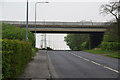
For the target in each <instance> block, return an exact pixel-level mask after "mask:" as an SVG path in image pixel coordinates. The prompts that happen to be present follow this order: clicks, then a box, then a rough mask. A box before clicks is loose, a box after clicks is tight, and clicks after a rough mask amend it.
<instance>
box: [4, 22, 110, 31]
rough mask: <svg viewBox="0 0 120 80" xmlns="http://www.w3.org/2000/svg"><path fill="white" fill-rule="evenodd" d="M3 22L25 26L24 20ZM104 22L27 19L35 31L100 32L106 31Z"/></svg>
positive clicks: (31, 28)
mask: <svg viewBox="0 0 120 80" xmlns="http://www.w3.org/2000/svg"><path fill="white" fill-rule="evenodd" d="M3 23H7V24H11V25H15V26H18V27H21V28H22V27H26V22H25V21H3ZM108 25H109V24H106V23H104V22H52V21H51V22H50V21H47V22H42V21H37V22H36V28H35V21H29V30H30V31H32V32H35V31H36V32H37V33H44V32H46V33H55V32H57V33H74V32H77V33H100V32H102V33H103V32H105V31H107V26H108Z"/></svg>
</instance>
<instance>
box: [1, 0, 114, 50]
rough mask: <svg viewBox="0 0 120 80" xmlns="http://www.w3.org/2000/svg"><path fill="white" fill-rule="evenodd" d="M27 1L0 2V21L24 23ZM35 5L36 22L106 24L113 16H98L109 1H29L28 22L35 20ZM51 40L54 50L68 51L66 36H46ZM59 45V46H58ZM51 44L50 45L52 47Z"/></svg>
mask: <svg viewBox="0 0 120 80" xmlns="http://www.w3.org/2000/svg"><path fill="white" fill-rule="evenodd" d="M26 1H27V0H0V20H8V21H25V20H26ZM45 1H48V2H49V3H47V4H45V3H39V4H37V7H36V9H37V12H36V17H37V21H64V22H80V21H91V20H92V21H93V22H106V21H110V20H111V19H113V16H111V15H108V16H103V15H101V14H100V6H101V5H102V4H106V3H108V2H109V0H29V21H34V20H35V3H36V2H45ZM1 12H2V13H1ZM40 35H41V34H37V35H36V36H37V37H36V47H40V41H41V39H40ZM47 35H49V37H50V38H51V39H52V40H51V42H53V43H54V47H55V48H56V49H61V48H64V49H69V48H68V46H67V45H66V44H65V42H64V36H66V34H47ZM59 44H61V45H59ZM52 45H53V44H51V46H52Z"/></svg>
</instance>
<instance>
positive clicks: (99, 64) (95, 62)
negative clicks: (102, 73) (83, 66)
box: [91, 61, 101, 65]
mask: <svg viewBox="0 0 120 80" xmlns="http://www.w3.org/2000/svg"><path fill="white" fill-rule="evenodd" d="M91 62H92V63H94V64H96V65H101V64H99V63H97V62H94V61H91Z"/></svg>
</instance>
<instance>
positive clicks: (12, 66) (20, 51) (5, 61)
mask: <svg viewBox="0 0 120 80" xmlns="http://www.w3.org/2000/svg"><path fill="white" fill-rule="evenodd" d="M25 34H26V30H25V28H20V27H16V26H13V25H9V24H4V23H3V24H2V39H1V40H0V42H2V46H1V47H0V48H2V78H3V80H4V79H7V78H16V77H18V76H19V75H20V74H21V73H22V72H23V70H24V68H25V66H26V64H27V63H28V62H29V61H30V60H31V59H32V57H33V56H34V55H35V53H36V52H37V51H38V49H37V48H35V37H34V34H33V33H32V32H30V31H29V33H28V35H29V41H28V42H26V35H25Z"/></svg>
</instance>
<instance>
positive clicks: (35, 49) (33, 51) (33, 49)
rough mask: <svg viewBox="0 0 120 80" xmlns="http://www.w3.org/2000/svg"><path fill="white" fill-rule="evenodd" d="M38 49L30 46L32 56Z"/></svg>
mask: <svg viewBox="0 0 120 80" xmlns="http://www.w3.org/2000/svg"><path fill="white" fill-rule="evenodd" d="M38 50H39V49H38V48H32V56H35V54H36V53H37V52H38Z"/></svg>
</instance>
